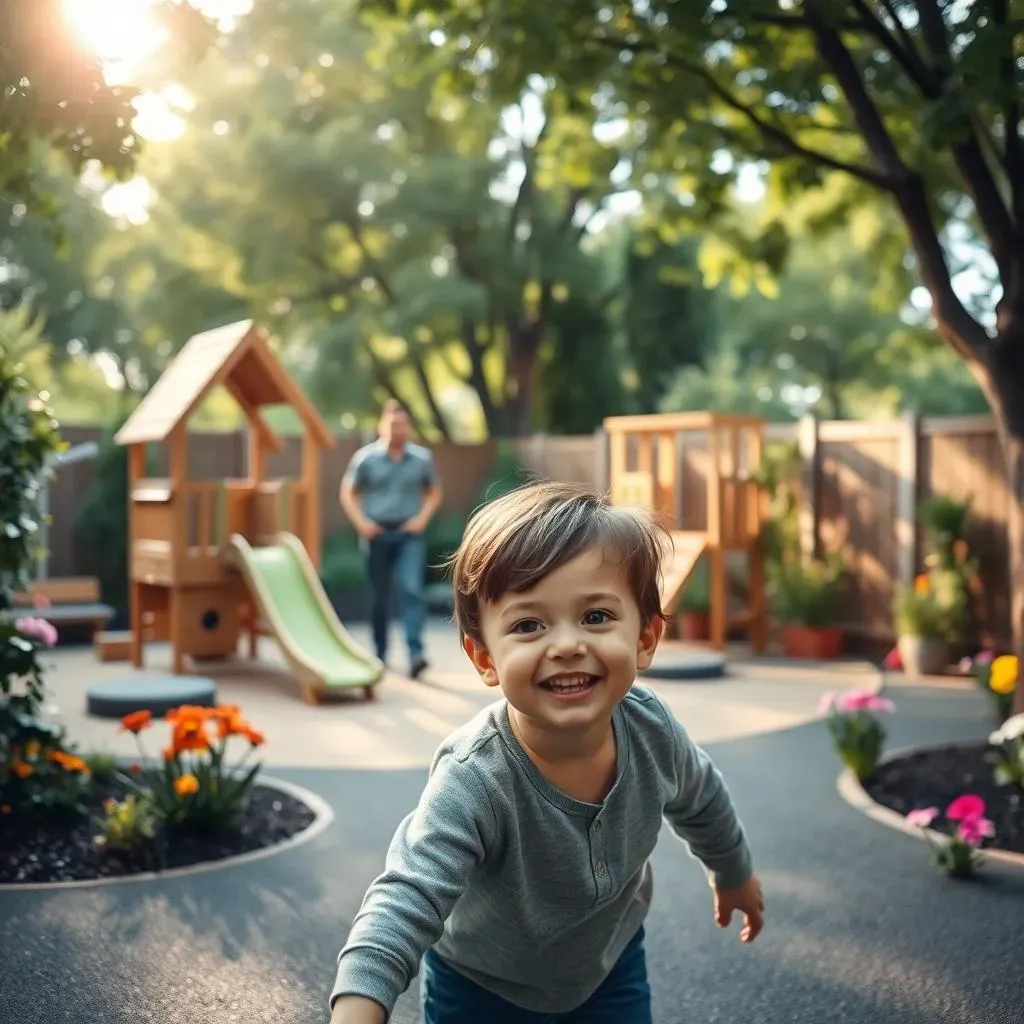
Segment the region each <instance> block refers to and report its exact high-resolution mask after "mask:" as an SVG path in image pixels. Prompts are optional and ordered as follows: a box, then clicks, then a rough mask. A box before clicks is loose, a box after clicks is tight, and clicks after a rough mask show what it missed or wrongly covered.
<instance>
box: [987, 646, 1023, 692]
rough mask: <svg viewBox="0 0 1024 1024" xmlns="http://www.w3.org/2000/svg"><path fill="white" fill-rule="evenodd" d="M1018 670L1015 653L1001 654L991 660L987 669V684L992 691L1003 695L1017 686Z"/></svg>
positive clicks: (1018, 665)
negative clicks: (990, 664) (990, 665)
mask: <svg viewBox="0 0 1024 1024" xmlns="http://www.w3.org/2000/svg"><path fill="white" fill-rule="evenodd" d="M1019 672H1020V664H1019V663H1018V661H1017V655H1016V654H1003V655H1001V656H1000V657H998V658H996V660H995V661H993V662H992V668H991V669H990V671H989V677H988V685H989V689H990V690H991V691H992V692H993V693H999V694H1003V695H1004V696H1005V695H1006V694H1009V693H1013V691H1014V690H1015V689H1016V688H1017V676H1018V674H1019Z"/></svg>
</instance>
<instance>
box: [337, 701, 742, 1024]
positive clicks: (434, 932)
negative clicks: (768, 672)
mask: <svg viewBox="0 0 1024 1024" xmlns="http://www.w3.org/2000/svg"><path fill="white" fill-rule="evenodd" d="M613 726H614V729H615V739H616V746H617V767H616V781H615V783H614V784H613V787H612V789H611V791H610V792H609V793H608V795H607V797H605V799H604V801H603V802H602V803H601V804H589V803H583V802H581V801H579V800H575V799H573V798H572V797H570V796H567V795H566V794H565V793H563V792H562V791H561V790H559V789H557V788H556V787H555V786H553V785H552V784H551V783H550V782H548V781H547V779H545V778H544V776H543V775H541V773H540V772H539V771H538V770H537V768H536V766H535V765H534V764H533V762H532V761H531V760H530V758H529V756H528V755H527V754H526V752H525V751H524V750H523V748H522V747H521V746H520V744H519V742H518V740H517V739H516V738H515V735H514V734H513V732H512V729H511V726H510V725H509V721H508V710H507V705H506V703H505V702H504V701H500V702H498V703H497V704H494V705H492V706H491V707H489V708H487V709H485V710H484V711H482V712H481V713H480V714H479V715H477V716H476V717H475V718H474V719H473V720H472V721H470V722H469V723H467V724H466V725H465V726H463V727H462V728H461V729H459V730H457V731H456V732H455V733H453V734H452V735H451V736H450V737H449V738H448V739H447V740H446V741H445V742H444V743H443V744H442V745H441V747H440V748H439V750H438V752H437V754H436V755H435V757H434V761H433V764H432V765H431V769H430V775H429V779H428V781H427V785H426V787H425V789H424V791H423V794H422V796H421V798H420V801H419V804H418V806H417V807H416V809H415V810H414V811H413V812H412V813H411V814H409V815H408V817H406V818H405V820H404V821H402V823H401V824H400V825H399V827H398V830H397V831H396V833H395V836H394V838H393V840H392V842H391V847H390V849H389V851H388V855H387V860H386V864H385V868H384V872H383V873H382V874H381V875H379V876H378V877H377V878H376V879H375V880H374V882H373V883H372V884H371V886H370V888H369V890H368V891H367V893H366V896H365V897H364V899H363V903H362V906H361V907H360V909H359V912H358V913H357V914H356V917H355V920H354V922H353V925H352V929H351V931H350V933H349V937H348V941H347V942H346V944H345V946H344V948H343V949H342V950H341V953H340V954H339V956H338V973H337V978H336V980H335V984H334V988H333V990H332V993H331V1003H332V1004H333V1002H334V1000H335V998H337V997H338V996H340V995H361V996H366V997H368V998H370V999H374V1000H376V1001H377V1002H379V1003H380V1004H381V1005H383V1006H384V1008H385V1009H386V1010H387V1012H388V1015H389V1016H390V1014H391V1011H392V1009H393V1008H394V1004H395V1002H396V1000H397V999H398V996H399V995H400V994H401V993H402V992H404V991H405V989H406V988H407V987H408V985H409V983H410V982H411V981H412V979H413V978H414V977H415V976H416V974H417V972H418V969H419V963H420V958H421V957H422V955H423V953H424V952H426V950H427V949H429V948H431V947H433V948H434V950H435V952H436V953H437V954H438V955H440V956H441V957H442V958H443V959H444V960H446V961H447V962H448V963H450V964H451V965H452V966H453V967H454V968H456V969H457V970H458V971H460V972H461V973H462V974H464V975H465V976H466V977H468V978H470V979H471V980H473V981H475V982H476V983H477V984H479V985H482V986H483V987H485V988H487V989H489V990H490V991H492V992H495V993H497V994H498V995H499V996H501V997H502V998H504V999H507V1000H509V1001H510V1002H512V1003H515V1004H516V1005H518V1006H521V1007H523V1008H524V1009H527V1010H533V1011H535V1012H538V1013H552V1014H558V1013H567V1012H569V1011H570V1010H572V1009H574V1008H575V1007H577V1006H579V1005H580V1004H581V1003H584V1002H585V1001H586V1000H587V998H588V997H589V996H590V995H591V994H592V993H593V992H594V990H595V989H596V988H597V987H598V986H599V985H600V984H601V982H602V981H603V980H604V978H605V977H606V976H607V974H608V972H609V971H610V970H611V968H612V967H613V966H614V964H615V962H616V961H617V960H618V958H619V955H620V954H621V953H622V951H623V949H624V948H625V946H626V945H627V943H628V942H629V940H630V939H631V938H632V937H633V935H634V934H635V933H636V931H637V929H638V928H639V927H640V925H641V924H642V923H643V920H644V918H645V916H646V914H647V909H648V906H649V905H650V900H651V868H650V864H649V862H648V858H649V857H650V855H651V853H652V852H653V850H654V846H655V843H656V842H657V839H658V834H659V832H660V830H661V825H662V821H663V819H664V820H667V821H668V823H669V825H670V826H671V828H672V830H673V831H674V832H675V833H676V834H677V835H678V836H679V837H680V838H682V839H683V840H684V841H685V842H686V843H687V844H688V845H689V848H690V851H691V853H692V854H693V855H694V856H695V857H697V858H698V859H699V860H700V861H701V862H702V863H703V864H704V866H705V868H706V870H707V872H708V876H709V879H710V881H711V883H712V884H714V885H717V886H720V887H723V888H731V887H734V886H739V885H742V884H743V883H744V882H745V881H746V880H747V879H748V878H749V877H750V874H751V870H752V869H751V857H750V852H749V849H748V846H747V843H746V839H745V837H744V833H743V829H742V826H741V824H740V822H739V819H738V816H737V814H736V811H735V809H734V807H733V803H732V800H731V799H730V797H729V794H728V791H727V790H726V787H725V784H724V782H723V781H722V777H721V775H720V774H719V772H718V770H717V769H716V768H715V767H714V765H713V764H712V763H711V761H710V760H709V758H708V756H707V754H705V753H704V751H702V750H701V749H700V748H699V747H698V746H696V744H694V743H693V741H692V740H691V739H690V738H689V736H688V735H687V733H686V731H685V729H684V728H683V727H682V726H681V725H680V724H679V723H678V722H677V721H676V719H675V717H674V716H673V715H672V712H671V711H670V710H669V708H668V707H667V706H666V705H665V704H664V703H663V702H662V701H661V700H660V699H659V698H658V697H657V696H656V695H655V694H654V693H653V692H652V691H651V690H648V689H646V688H644V687H641V686H634V688H633V689H632V690H631V692H630V693H629V694H628V695H627V696H626V698H625V700H623V701H622V703H621V704H620V705H619V706H618V707H617V708H616V710H615V713H614V716H613Z"/></svg>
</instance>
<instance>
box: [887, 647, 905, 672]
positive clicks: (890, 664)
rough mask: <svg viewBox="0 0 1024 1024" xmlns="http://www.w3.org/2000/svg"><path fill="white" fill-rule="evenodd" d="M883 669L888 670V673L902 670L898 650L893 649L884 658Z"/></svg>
mask: <svg viewBox="0 0 1024 1024" xmlns="http://www.w3.org/2000/svg"><path fill="white" fill-rule="evenodd" d="M882 665H883V667H884V668H887V669H889V671H890V672H898V671H899V670H900V669H901V668H903V659H902V658H901V657H900V652H899V649H898V648H896V647H894V648H893V649H892V650H891V651H890V652H889V653H888V654H887V655H886V656H885V660H884V661H883V662H882Z"/></svg>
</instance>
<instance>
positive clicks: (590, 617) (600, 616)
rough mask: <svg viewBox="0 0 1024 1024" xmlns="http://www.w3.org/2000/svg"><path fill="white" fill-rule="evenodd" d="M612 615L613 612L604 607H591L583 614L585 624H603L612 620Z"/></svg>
mask: <svg viewBox="0 0 1024 1024" xmlns="http://www.w3.org/2000/svg"><path fill="white" fill-rule="evenodd" d="M611 617H612V613H611V612H606V611H605V610H604V609H603V608H591V609H590V610H589V611H588V612H587V613H586V614H585V615H584V616H583V624H584V625H585V626H603V625H604V624H605V623H606V622H608V621H610V620H611Z"/></svg>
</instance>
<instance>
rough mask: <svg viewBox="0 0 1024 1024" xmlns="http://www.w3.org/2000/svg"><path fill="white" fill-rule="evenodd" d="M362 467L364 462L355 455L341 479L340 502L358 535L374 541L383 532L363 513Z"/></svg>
mask: <svg viewBox="0 0 1024 1024" xmlns="http://www.w3.org/2000/svg"><path fill="white" fill-rule="evenodd" d="M361 465H362V460H361V459H360V458H359V455H358V454H356V455H354V456H353V457H352V461H351V462H350V463H349V465H348V469H346V470H345V475H344V476H343V477H342V478H341V487H340V488H339V490H338V500H339V502H340V503H341V508H342V511H343V512H344V513H345V515H346V517H347V518H348V521H349V522H350V523H351V524H352V526H353V528H354V529H355V531H356V533H358V534H359V536H360V537H362V538H363V540H372V539H373V538H374V537H376V536H377V535H378V534H379V533H381V532H382V531H381V528H380V527H379V526H378V525H377V524H376V523H375V522H374V521H373V520H372V519H368V518H367V517H366V515H365V514H364V513H363V504H362V499H361V498H360V495H359V469H360V466H361Z"/></svg>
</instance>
